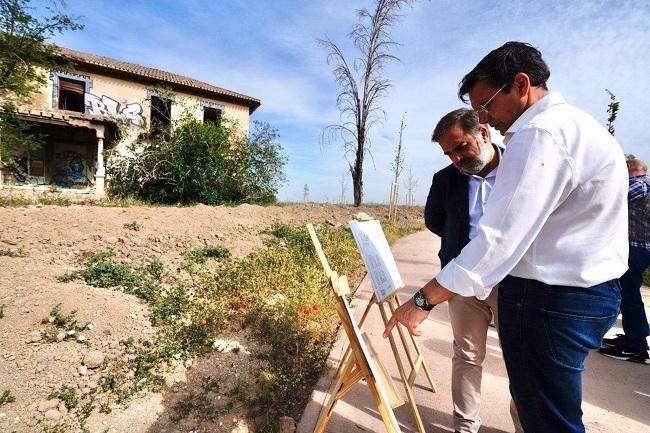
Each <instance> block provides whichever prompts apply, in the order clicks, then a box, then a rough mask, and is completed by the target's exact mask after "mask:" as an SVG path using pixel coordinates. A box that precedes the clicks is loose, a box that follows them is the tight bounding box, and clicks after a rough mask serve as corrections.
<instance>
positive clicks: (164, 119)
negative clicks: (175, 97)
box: [151, 95, 172, 134]
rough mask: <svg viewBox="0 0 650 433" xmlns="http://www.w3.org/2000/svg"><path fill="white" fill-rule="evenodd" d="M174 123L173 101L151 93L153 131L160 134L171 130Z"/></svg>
mask: <svg viewBox="0 0 650 433" xmlns="http://www.w3.org/2000/svg"><path fill="white" fill-rule="evenodd" d="M171 124H172V101H171V99H167V98H161V97H159V96H155V95H151V132H152V134H158V133H160V132H164V131H167V130H169V127H170V126H171Z"/></svg>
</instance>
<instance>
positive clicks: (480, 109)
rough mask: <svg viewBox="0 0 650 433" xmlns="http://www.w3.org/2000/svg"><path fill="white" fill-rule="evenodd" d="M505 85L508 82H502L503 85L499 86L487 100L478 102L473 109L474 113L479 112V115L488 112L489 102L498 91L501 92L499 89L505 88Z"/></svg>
mask: <svg viewBox="0 0 650 433" xmlns="http://www.w3.org/2000/svg"><path fill="white" fill-rule="evenodd" d="M507 85H508V83H506V84H504V85H503V86H501V87H500V88H499V90H497V91H496V92H494V95H492V96H490V99H488V100H487V101H485V102H484V103H482V104H480V105H479V106H478V107H476V109H475V110H474V111H476V113H477V114H479V115H481V114H487V113H489V110H488V105H490V103H491V102H492V101H493V100H494V98H496V96H497V95H498V94H499V93H501V91H502V90H503V89H505V88H506V86H507Z"/></svg>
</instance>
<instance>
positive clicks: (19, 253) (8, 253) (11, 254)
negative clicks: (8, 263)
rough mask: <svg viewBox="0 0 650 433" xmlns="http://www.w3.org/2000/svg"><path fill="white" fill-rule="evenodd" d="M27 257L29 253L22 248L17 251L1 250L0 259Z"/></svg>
mask: <svg viewBox="0 0 650 433" xmlns="http://www.w3.org/2000/svg"><path fill="white" fill-rule="evenodd" d="M2 256H4V257H27V253H26V252H25V250H23V249H22V248H18V250H17V251H14V250H8V249H0V257H2Z"/></svg>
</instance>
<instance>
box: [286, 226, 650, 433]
mask: <svg viewBox="0 0 650 433" xmlns="http://www.w3.org/2000/svg"><path fill="white" fill-rule="evenodd" d="M439 242H440V241H439V238H438V237H436V236H434V235H432V234H430V233H428V232H420V233H416V234H413V235H411V236H408V237H406V238H403V239H401V240H400V241H398V242H397V243H396V244H395V245H394V247H393V248H392V250H393V255H394V256H395V259H396V261H397V264H398V267H399V269H400V272H401V274H402V278H403V280H404V282H405V284H406V287H405V288H404V289H403V290H401V291H400V298H401V299H402V300H403V301H404V300H407V299H408V298H409V297H410V296H411V295H412V294H413V292H415V291H416V290H417V289H418V288H419V287H420V286H422V285H423V284H424V283H425V282H427V281H429V279H430V278H431V277H432V276H434V275H435V274H436V273H437V271H438V270H439V269H440V263H439V261H438V258H437V256H436V252H437V251H438V249H439V245H440V244H439ZM371 295H372V288H371V285H370V282H369V280H368V278H366V279H364V281H363V282H362V283H361V286H360V287H359V289H358V291H357V294H356V297H355V301H354V303H353V305H356V309H355V315H356V316H357V320H358V319H359V318H360V316H361V314H362V313H363V310H364V309H365V306H366V304H367V302H368V300H369V299H370V296H371ZM644 298H645V300H646V307H649V306H650V292H649V291H648V290H646V289H644ZM620 326H621V324H620V320H619V322H618V323H617V327H619V328H620ZM383 328H384V326H383V323H382V321H381V317H380V315H379V311H378V309H377V308H376V307H373V309H372V312H371V313H370V315H369V317H368V319H367V320H366V323H365V324H364V325H363V327H362V331H365V332H366V333H367V334H368V335H369V337H370V339H371V341H372V343H373V345H374V346H375V349H376V350H377V352H378V353H379V354H380V357H381V358H382V362H383V364H384V365H385V366H386V368H387V369H388V371H389V373H390V374H391V376H392V377H393V379H394V380H395V381H396V383H395V385H396V387H397V388H398V390H399V391H400V392H401V393H402V395H405V394H404V390H403V388H402V385H401V383H399V373H398V370H397V367H396V365H395V361H394V360H393V357H392V355H391V350H390V346H389V344H388V341H387V340H384V339H382V337H381V333H382V332H383ZM422 329H423V331H424V335H425V336H426V337H421V338H420V345H421V347H422V348H423V351H424V352H425V357H426V360H427V362H428V364H429V368H430V369H431V371H432V374H433V377H434V380H435V381H436V384H437V387H438V392H437V393H436V394H433V393H431V392H429V391H426V390H425V388H424V386H425V384H426V378H425V377H424V374H423V373H420V376H419V377H418V380H417V381H416V385H415V387H414V392H415V400H416V402H417V404H418V407H419V411H420V414H421V416H422V419H423V422H424V425H425V428H426V431H427V432H428V433H442V432H452V431H453V428H452V419H451V411H452V406H451V389H450V388H451V387H450V377H451V355H452V334H451V328H450V325H449V316H448V312H447V305H446V303H445V304H442V305H439V306H438V307H436V308H435V309H434V310H433V311H432V313H431V314H430V316H429V318H428V319H427V320H426V321H425V323H424V324H423V325H422ZM615 331H616V329H614V330H612V331H610V332H611V333H614V332H615ZM619 332H621V331H620V329H619ZM341 355H342V344H341V341H339V342H337V344H336V345H335V346H334V349H333V350H332V352H331V353H330V362H331V363H332V365H334V366H336V365H338V361H339V360H340V358H341ZM404 364H405V365H408V363H407V362H406V360H405V359H404ZM586 365H587V371H586V373H585V374H584V375H583V377H584V386H583V389H584V399H583V411H584V420H585V424H586V426H587V432H589V433H601V432H602V433H604V432H607V433H642V432H644V433H650V427H649V426H650V366H645V365H640V364H634V363H631V362H624V361H617V360H613V359H610V358H606V357H604V356H602V355H599V354H598V353H592V354H591V355H590V356H589V357H588V358H587V362H586ZM330 383H331V376H327V377H323V378H322V379H321V380H320V381H319V383H318V386H317V388H316V390H314V393H313V395H312V398H311V401H310V402H309V404H308V405H307V408H306V409H305V413H304V414H303V417H302V419H301V421H300V423H299V425H298V432H300V433H308V432H313V430H314V427H315V424H316V420H317V418H318V415H319V412H320V409H321V407H322V405H323V402H324V400H325V398H326V396H327V394H326V393H327V391H328V390H329V385H330ZM482 394H483V407H482V410H481V416H482V418H483V427H482V428H481V433H503V432H513V431H514V428H513V427H512V422H511V420H510V415H509V412H508V404H509V401H510V396H509V393H508V379H507V375H506V371H505V366H504V364H503V357H502V353H501V349H500V347H499V342H498V338H497V334H496V332H495V330H494V328H490V330H489V336H488V350H487V355H486V360H485V363H484V366H483V393H482ZM395 415H396V417H397V419H398V421H399V422H400V427H401V429H402V431H403V432H405V433H406V432H415V431H417V430H416V429H415V423H414V422H413V418H412V414H411V412H410V409H409V408H408V406H407V405H404V406H402V407H399V408H397V409H395ZM326 431H327V432H331V433H360V432H384V431H385V429H384V426H383V424H382V423H381V420H380V418H379V415H378V414H377V410H376V408H375V406H374V402H373V399H372V396H371V395H370V393H369V391H368V388H367V386H366V385H365V384H364V383H359V384H357V385H356V386H355V387H354V388H353V389H352V390H351V391H350V392H349V393H348V394H347V395H346V396H345V397H344V398H343V399H342V400H341V401H339V402H338V403H337V406H336V409H335V412H334V414H333V416H332V418H331V421H330V423H329V425H328V428H327V430H326Z"/></svg>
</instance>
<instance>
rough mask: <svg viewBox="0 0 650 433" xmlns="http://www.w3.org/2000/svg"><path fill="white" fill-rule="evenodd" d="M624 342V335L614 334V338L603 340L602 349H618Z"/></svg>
mask: <svg viewBox="0 0 650 433" xmlns="http://www.w3.org/2000/svg"><path fill="white" fill-rule="evenodd" d="M623 341H625V334H616V337H614V338H603V346H602V347H618V346H621V345H622V344H623Z"/></svg>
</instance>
